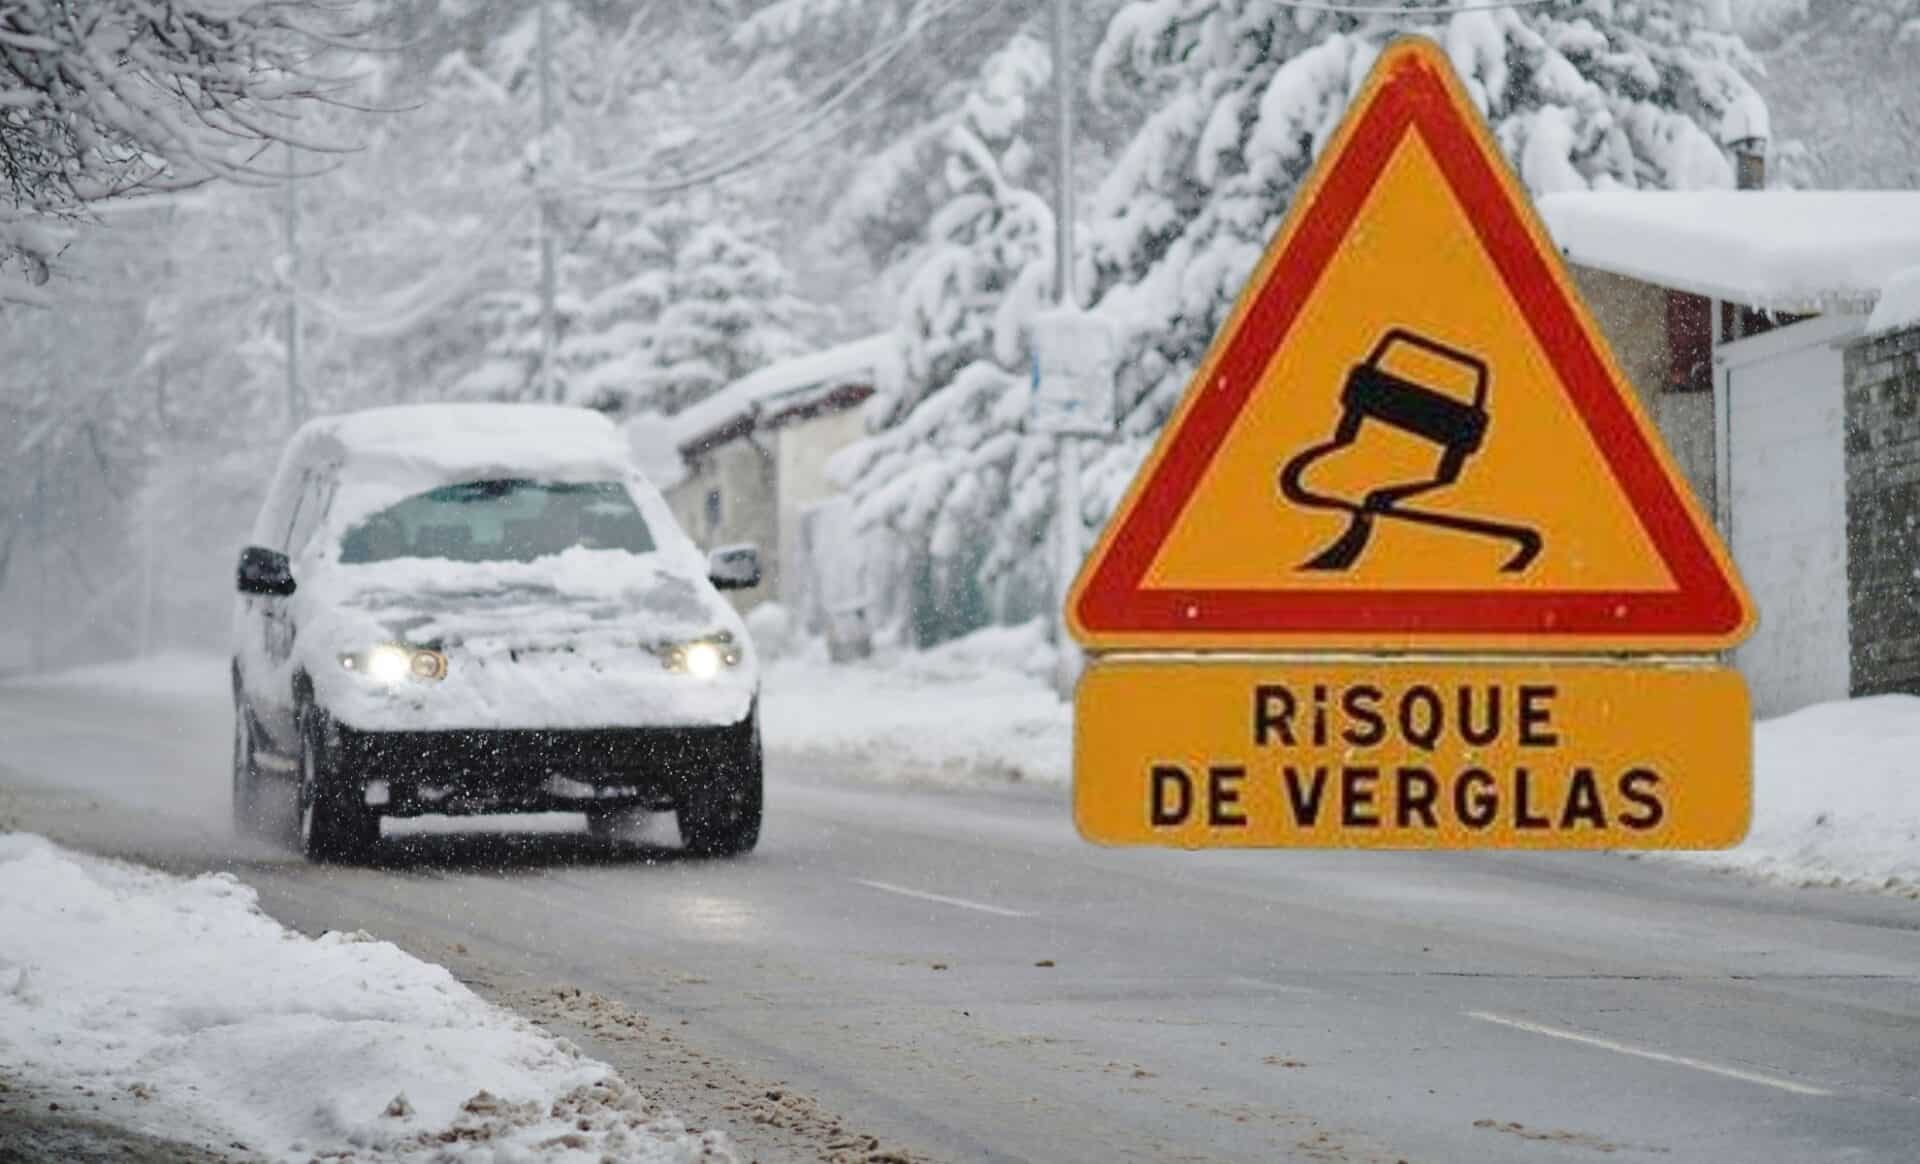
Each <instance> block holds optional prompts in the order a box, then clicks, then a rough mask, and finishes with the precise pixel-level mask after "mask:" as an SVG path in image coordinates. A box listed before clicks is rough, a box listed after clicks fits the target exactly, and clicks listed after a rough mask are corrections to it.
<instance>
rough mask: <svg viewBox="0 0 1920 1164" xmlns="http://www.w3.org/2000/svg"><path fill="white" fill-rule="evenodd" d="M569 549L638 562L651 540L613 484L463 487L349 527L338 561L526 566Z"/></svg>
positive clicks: (521, 483) (490, 483)
mask: <svg viewBox="0 0 1920 1164" xmlns="http://www.w3.org/2000/svg"><path fill="white" fill-rule="evenodd" d="M576 546H579V547H584V548H586V549H599V550H625V551H626V552H628V553H631V554H645V553H650V552H652V550H653V549H654V538H653V533H652V531H651V530H650V529H649V528H648V527H647V521H646V518H645V517H643V516H641V513H640V510H639V509H638V507H636V506H635V505H634V503H633V498H632V496H631V495H629V494H628V493H627V490H626V487H625V486H624V485H622V484H621V483H619V482H618V481H596V482H590V483H585V484H574V483H565V484H562V483H551V482H539V481H529V480H521V479H509V480H495V481H468V482H465V483H463V484H459V485H446V486H443V487H441V488H439V489H434V490H430V491H428V492H426V493H421V494H417V495H415V496H413V497H409V498H407V499H406V500H405V501H402V502H399V503H398V504H396V505H391V506H388V507H387V508H386V509H383V510H381V511H380V512H378V513H376V514H374V515H373V516H371V517H369V518H367V519H366V520H364V521H362V522H360V523H359V524H358V525H355V526H354V527H353V528H351V529H349V530H348V531H347V532H346V534H345V535H344V536H343V537H342V538H341V542H340V561H341V562H343V563H346V564H354V563H363V562H385V561H390V560H392V559H395V558H445V559H447V560H450V561H456V562H531V561H533V560H534V559H535V558H539V557H544V556H546V555H548V554H557V553H560V552H561V551H563V550H569V549H572V548H574V547H576Z"/></svg>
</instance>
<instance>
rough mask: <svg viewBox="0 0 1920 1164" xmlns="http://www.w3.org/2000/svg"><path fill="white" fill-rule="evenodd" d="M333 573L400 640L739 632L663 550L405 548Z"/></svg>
mask: <svg viewBox="0 0 1920 1164" xmlns="http://www.w3.org/2000/svg"><path fill="white" fill-rule="evenodd" d="M327 582H328V588H329V591H330V593H329V600H330V601H331V603H332V605H333V606H334V607H335V608H336V609H338V610H339V611H340V612H341V613H342V614H343V615H361V616H364V619H365V620H368V621H371V622H372V623H375V624H377V625H378V626H379V627H380V629H381V630H382V631H384V632H385V633H386V634H387V635H388V636H389V637H390V638H391V639H393V640H394V641H398V642H406V643H412V644H416V645H420V646H434V647H439V648H441V649H443V650H447V651H457V650H460V649H462V648H474V647H479V646H482V645H496V644H498V645H508V646H511V647H513V648H516V649H535V650H538V649H554V648H559V647H567V646H572V647H576V648H584V647H587V646H590V645H591V643H592V641H593V640H606V641H608V642H617V643H618V644H620V645H624V646H637V647H651V646H655V645H659V644H665V643H671V642H679V641H683V640H685V639H688V638H693V637H698V636H701V635H710V634H714V633H716V632H721V631H724V632H727V633H729V634H733V635H735V636H738V635H739V634H740V633H741V632H740V620H739V618H738V616H737V615H736V614H735V613H734V610H733V608H732V607H730V606H728V605H727V604H726V603H724V602H722V601H720V600H719V598H718V596H717V595H715V594H714V593H713V590H712V588H711V587H710V586H708V585H707V584H706V583H704V582H703V581H701V580H699V579H696V578H694V577H692V576H690V575H689V574H687V573H685V572H683V571H680V570H675V569H673V568H672V567H671V566H669V565H667V564H666V563H665V561H664V560H662V559H661V556H660V555H646V556H638V555H634V554H629V553H625V552H623V551H619V550H588V549H582V548H576V549H572V550H568V551H566V552H565V553H562V554H557V555H553V556H551V557H546V558H541V559H539V560H537V561H533V562H448V561H441V560H434V559H422V558H405V559H399V560H397V561H393V562H380V563H375V564H371V565H355V566H336V567H334V569H333V571H332V572H331V573H330V575H329V577H328V579H327ZM355 621H361V620H359V619H356V620H355ZM362 625H364V622H363V624H362Z"/></svg>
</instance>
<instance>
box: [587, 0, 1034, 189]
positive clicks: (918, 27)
mask: <svg viewBox="0 0 1920 1164" xmlns="http://www.w3.org/2000/svg"><path fill="white" fill-rule="evenodd" d="M967 2H968V0H945V2H944V3H942V4H940V5H939V6H937V7H935V8H934V9H932V10H931V11H929V12H927V13H925V14H923V15H922V16H921V17H920V18H919V19H918V20H917V21H916V22H915V23H914V24H913V25H911V26H909V27H908V28H907V29H905V30H904V31H902V32H901V33H900V35H898V36H896V37H895V38H894V39H893V40H892V41H890V42H888V43H887V44H885V45H882V46H881V47H880V48H879V49H877V50H875V51H873V52H869V53H868V54H866V56H867V58H869V59H870V60H871V63H870V64H868V66H867V67H866V68H865V69H864V70H863V71H862V72H860V73H859V74H858V75H857V76H855V77H854V79H853V80H851V81H849V82H848V83H847V84H846V85H845V87H843V88H842V89H841V90H840V91H839V92H838V93H835V94H834V95H833V96H832V97H830V98H828V99H827V100H826V101H825V102H823V103H821V104H820V105H819V106H818V107H817V108H815V109H814V110H813V112H812V113H810V114H808V115H807V116H805V117H803V118H801V119H799V120H798V121H796V122H794V123H793V124H792V125H791V126H789V127H788V128H787V129H786V130H784V131H783V132H782V133H781V135H780V136H779V137H777V138H775V139H774V140H772V141H767V142H762V143H760V144H758V145H755V146H752V147H750V148H748V149H747V150H746V152H744V153H742V154H740V155H737V156H736V157H734V158H732V159H730V160H728V161H725V162H720V163H715V164H713V165H711V166H709V167H708V168H707V169H705V170H701V171H696V172H694V173H692V174H686V175H683V176H681V177H679V178H676V179H674V180H672V181H669V182H659V183H649V184H644V185H638V186H633V185H623V184H618V183H613V182H609V181H607V179H608V178H610V177H617V176H619V175H620V174H623V173H631V172H633V171H635V170H637V169H639V168H641V166H640V164H635V165H632V166H624V167H620V168H618V169H615V170H609V171H604V172H602V173H600V174H594V175H588V176H586V177H584V178H582V179H581V180H580V182H579V184H580V185H582V186H585V187H586V188H588V189H590V190H594V191H598V192H600V193H605V194H636V195H643V196H647V195H659V194H674V193H678V192H680V191H682V190H688V189H691V188H693V187H695V186H704V185H707V184H709V183H711V182H715V181H718V180H720V179H721V178H726V177H730V176H732V175H733V174H735V173H738V172H741V171H744V170H746V169H747V168H748V167H750V166H752V165H753V164H754V163H756V162H758V161H760V160H761V159H763V158H765V157H767V156H768V155H770V154H773V153H775V152H776V151H778V150H780V149H781V148H783V147H784V146H787V145H790V144H792V143H793V142H794V141H795V140H796V139H798V138H799V137H800V135H802V134H804V133H806V132H807V131H808V130H811V129H813V128H814V127H815V126H818V125H819V124H821V123H822V122H824V121H825V120H826V119H827V117H828V116H829V115H831V114H832V113H833V111H834V110H836V109H838V108H839V107H840V106H841V105H843V104H845V103H846V101H847V100H848V98H850V97H852V96H853V95H854V94H855V93H857V92H859V91H860V90H861V89H862V88H864V87H865V86H866V84H867V83H868V82H869V81H871V80H872V79H873V78H874V77H875V76H876V75H878V74H879V72H880V71H881V69H883V68H885V67H886V65H887V64H888V63H889V62H890V61H891V60H892V59H893V58H894V57H896V56H898V55H899V54H900V52H901V51H902V50H903V49H905V48H906V46H907V44H908V43H909V42H910V41H911V40H912V39H913V38H914V37H916V36H918V35H919V34H920V33H921V32H922V31H924V30H925V29H926V27H927V26H928V25H929V24H931V23H932V22H933V21H935V20H937V19H939V18H940V17H942V16H944V15H946V14H947V13H949V12H951V11H953V10H954V9H956V8H958V7H960V5H962V4H963V3H967ZM1005 3H1006V0H993V2H992V3H991V4H988V5H985V6H983V7H982V8H981V10H980V12H979V14H978V15H977V16H976V18H975V19H976V20H978V19H982V18H984V17H985V15H986V14H987V13H990V12H992V11H995V10H997V9H999V8H1000V7H1002V6H1003V5H1004V4H1005Z"/></svg>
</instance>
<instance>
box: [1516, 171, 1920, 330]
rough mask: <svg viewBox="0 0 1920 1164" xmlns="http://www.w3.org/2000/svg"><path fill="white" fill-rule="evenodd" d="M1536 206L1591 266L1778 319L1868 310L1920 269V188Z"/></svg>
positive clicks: (1619, 198) (1585, 199)
mask: <svg viewBox="0 0 1920 1164" xmlns="http://www.w3.org/2000/svg"><path fill="white" fill-rule="evenodd" d="M1539 206H1540V216H1541V217H1542V218H1543V219H1545V220H1546V224H1547V229H1548V230H1549V231H1550V232H1552V234H1553V240H1554V242H1555V243H1556V244H1558V245H1559V247H1560V249H1561V250H1562V251H1563V252H1565V254H1566V256H1567V258H1569V259H1570V260H1572V261H1573V262H1575V263H1578V264H1580V265H1581V266H1583V267H1591V268H1594V269H1596V270H1601V271H1607V272H1611V273H1612V274H1616V275H1625V276H1627V277H1629V278H1633V279H1639V280H1641V281H1643V282H1647V283H1653V284H1656V285H1658V286H1661V287H1671V288H1673V289H1675V290H1679V291H1691V292H1693V293H1694V294H1697V295H1707V296H1711V297H1713V298H1716V299H1725V300H1728V301H1730V302H1734V303H1739V304H1743V305H1745V306H1748V307H1755V308H1763V309H1767V310H1772V311H1790V312H1808V311H1823V312H1847V313H1859V312H1866V311H1870V310H1871V309H1872V308H1873V305H1874V302H1875V301H1876V300H1877V299H1879V297H1880V293H1881V291H1882V290H1883V289H1884V288H1885V287H1886V285H1887V283H1888V281H1889V280H1890V279H1892V277H1893V276H1894V275H1895V274H1896V273H1898V272H1900V271H1902V270H1904V269H1906V268H1909V267H1914V266H1920V191H1913V190H1684V191H1679V190H1604V191H1573V192H1568V193H1560V194H1548V195H1546V196H1545V197H1543V198H1541V199H1540V203H1539Z"/></svg>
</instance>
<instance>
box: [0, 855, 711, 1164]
mask: <svg viewBox="0 0 1920 1164" xmlns="http://www.w3.org/2000/svg"><path fill="white" fill-rule="evenodd" d="M0 1062H4V1063H6V1065H7V1067H8V1069H9V1070H10V1071H13V1072H16V1073H18V1074H20V1075H23V1076H25V1077H26V1078H27V1079H28V1080H29V1081H31V1082H34V1083H37V1084H41V1085H44V1086H48V1087H58V1088H60V1089H62V1090H66V1089H69V1088H71V1089H75V1091H74V1094H75V1095H76V1096H83V1097H86V1098H85V1102H87V1103H91V1104H92V1105H94V1106H95V1108H96V1109H97V1113H96V1114H97V1115H98V1116H99V1117H100V1118H103V1119H107V1120H110V1121H113V1122H119V1123H125V1124H128V1125H130V1126H133V1127H136V1128H138V1129H139V1130H141V1131H144V1132H148V1133H151V1134H156V1135H162V1136H167V1137H170V1138H174V1139H187V1140H197V1141H200V1142H203V1143H206V1144H208V1145H209V1146H211V1147H215V1148H219V1149H225V1148H228V1147H230V1146H232V1145H234V1144H241V1145H244V1146H245V1147H246V1148H247V1149H250V1150H251V1151H254V1152H258V1153H261V1154H263V1155H265V1156H268V1157H270V1158H276V1159H303V1160H304V1159H309V1158H312V1157H315V1156H325V1157H327V1158H329V1159H342V1160H367V1161H374V1160H379V1161H408V1160H429V1159H431V1160H461V1159H469V1158H471V1159H478V1160H495V1159H516V1160H522V1159H524V1160H541V1161H574V1160H578V1161H589V1160H594V1161H597V1160H600V1159H602V1158H608V1157H610V1158H615V1159H620V1160H636V1161H646V1162H666V1161H691V1160H715V1159H717V1160H731V1159H733V1155H732V1152H731V1151H730V1149H729V1148H728V1146H727V1143H726V1141H725V1139H724V1137H722V1136H721V1135H720V1134H719V1133H715V1132H706V1133H696V1132H694V1131H691V1130H689V1129H688V1128H687V1127H686V1126H685V1125H683V1124H682V1123H681V1122H680V1121H679V1120H678V1119H676V1118H675V1117H673V1116H671V1115H668V1114H665V1113H660V1112H655V1111H649V1110H648V1109H647V1107H646V1105H645V1104H644V1103H643V1102H642V1101H641V1099H640V1097H638V1096H637V1095H636V1094H635V1093H633V1092H632V1091H631V1090H630V1089H629V1088H628V1086H627V1085H626V1084H625V1083H624V1082H623V1081H622V1080H621V1079H620V1078H619V1077H618V1076H616V1075H614V1074H613V1073H612V1071H611V1070H610V1069H609V1068H608V1067H606V1066H605V1065H604V1064H601V1063H598V1062H595V1061H594V1060H591V1059H588V1058H585V1057H583V1056H582V1055H580V1053H579V1052H578V1051H577V1050H576V1049H575V1048H573V1047H572V1046H571V1045H570V1044H568V1043H566V1042H564V1041H562V1040H559V1039H556V1038H554V1037H553V1036H551V1035H548V1034H546V1033H544V1032H542V1031H540V1030H539V1029H537V1028H535V1027H533V1026H531V1025H530V1024H528V1023H526V1022H524V1021H522V1020H520V1019H517V1018H515V1017H514V1016H512V1015H511V1014H509V1013H507V1012H505V1011H502V1010H500V1009H498V1008H496V1007H494V1006H492V1005H491V1004H489V1003H487V1002H485V1001H483V1000H482V999H480V998H479V997H477V996H476V995H474V994H473V992H471V991H470V990H468V989H467V988H466V987H464V986H462V985H461V984H460V983H459V982H458V981H456V980H455V979H454V977H453V976H452V975H451V974H450V973H448V972H447V970H446V969H445V968H443V967H440V966H435V965H431V964H428V963H425V962H421V961H419V960H417V959H415V958H413V957H411V956H409V955H407V954H405V953H403V952H402V951H401V950H400V949H399V948H397V947H395V946H393V945H391V944H389V943H386V942H380V941H375V940H373V939H371V938H369V937H367V936H366V935H364V934H326V935H324V936H322V937H320V938H319V939H317V940H316V939H309V938H305V937H302V936H300V935H298V934H294V933H291V932H289V931H287V930H285V929H283V928H282V927H281V926H280V925H279V924H278V923H276V922H274V921H273V920H272V919H271V918H269V917H267V916H266V915H265V914H263V913H261V912H260V911H259V910H258V908H256V906H255V895H254V892H253V890H251V889H249V888H248V887H246V886H245V885H242V884H241V883H240V882H238V881H236V880H234V879H233V878H232V877H230V876H227V875H224V874H214V875H210V876H203V877H198V878H194V879H192V880H183V879H180V878H177V877H171V876H168V875H165V874H161V873H156V872H152V871H150V870H145V869H140V868H136V867H133V866H128V865H122V864H118V863H114V862H108V861H103V860H98V859H95V858H91V857H85V856H82V855H79V854H76V853H72V852H69V851H67V850H65V849H62V848H60V847H58V846H56V845H54V844H52V843H51V842H48V841H46V840H43V839H41V838H39V837H35V836H30V835H26V834H0Z"/></svg>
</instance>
